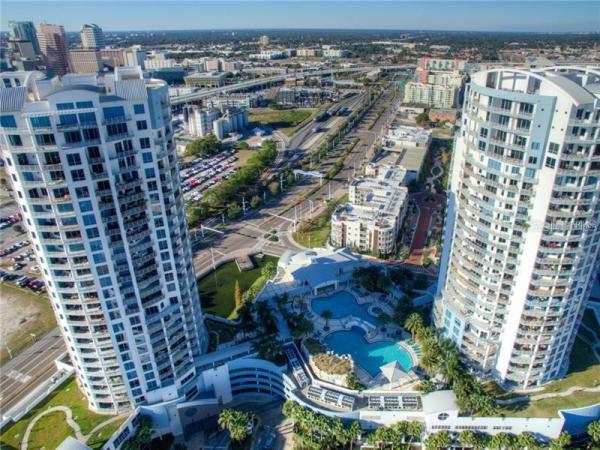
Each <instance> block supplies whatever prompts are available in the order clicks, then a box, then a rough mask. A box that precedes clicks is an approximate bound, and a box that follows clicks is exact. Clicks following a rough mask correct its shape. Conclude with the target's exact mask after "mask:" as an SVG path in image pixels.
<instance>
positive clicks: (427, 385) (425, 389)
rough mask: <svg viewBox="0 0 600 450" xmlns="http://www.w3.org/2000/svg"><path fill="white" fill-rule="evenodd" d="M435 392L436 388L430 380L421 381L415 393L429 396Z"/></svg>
mask: <svg viewBox="0 0 600 450" xmlns="http://www.w3.org/2000/svg"><path fill="white" fill-rule="evenodd" d="M436 390H437V386H436V385H435V383H434V382H433V381H431V380H423V381H421V382H420V383H419V384H418V385H417V391H419V392H421V393H423V394H429V393H430V392H434V391H436Z"/></svg>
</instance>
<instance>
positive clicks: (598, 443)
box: [587, 420, 600, 448]
mask: <svg viewBox="0 0 600 450" xmlns="http://www.w3.org/2000/svg"><path fill="white" fill-rule="evenodd" d="M587 434H589V435H590V438H591V440H592V442H591V443H590V448H595V447H600V420H596V421H595V422H591V423H590V424H589V425H588V427H587Z"/></svg>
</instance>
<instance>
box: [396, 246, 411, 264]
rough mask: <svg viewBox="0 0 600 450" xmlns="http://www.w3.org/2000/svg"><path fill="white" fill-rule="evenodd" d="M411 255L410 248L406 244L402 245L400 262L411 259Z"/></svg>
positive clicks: (399, 255)
mask: <svg viewBox="0 0 600 450" xmlns="http://www.w3.org/2000/svg"><path fill="white" fill-rule="evenodd" d="M409 255H410V247H409V246H408V245H406V244H402V246H401V247H400V253H399V254H398V257H399V258H400V260H405V259H406V258H408V257H409Z"/></svg>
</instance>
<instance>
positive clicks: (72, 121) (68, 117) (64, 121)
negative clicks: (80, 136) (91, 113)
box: [58, 114, 77, 126]
mask: <svg viewBox="0 0 600 450" xmlns="http://www.w3.org/2000/svg"><path fill="white" fill-rule="evenodd" d="M58 125H59V126H60V125H63V126H65V125H77V114H61V115H59V116H58Z"/></svg>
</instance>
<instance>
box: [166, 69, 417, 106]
mask: <svg viewBox="0 0 600 450" xmlns="http://www.w3.org/2000/svg"><path fill="white" fill-rule="evenodd" d="M414 68H415V66H414V65H400V66H382V67H377V66H364V67H348V68H340V69H328V70H312V71H311V70H306V71H297V72H290V73H287V74H282V75H274V76H271V77H261V78H255V79H253V80H248V81H242V82H240V83H237V84H230V85H226V86H221V87H218V88H211V89H200V90H198V91H196V92H192V93H190V94H182V95H177V96H173V97H171V99H170V100H171V105H173V106H179V105H182V104H184V103H191V102H196V101H198V100H202V99H205V98H210V97H214V96H216V95H219V94H224V93H227V92H235V91H243V90H245V89H252V88H255V87H259V86H267V85H270V84H273V83H281V82H282V81H285V79H286V78H287V77H288V76H292V75H294V76H301V75H312V76H315V75H331V74H332V73H333V74H335V73H348V72H369V71H372V70H375V69H382V70H411V69H414Z"/></svg>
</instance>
